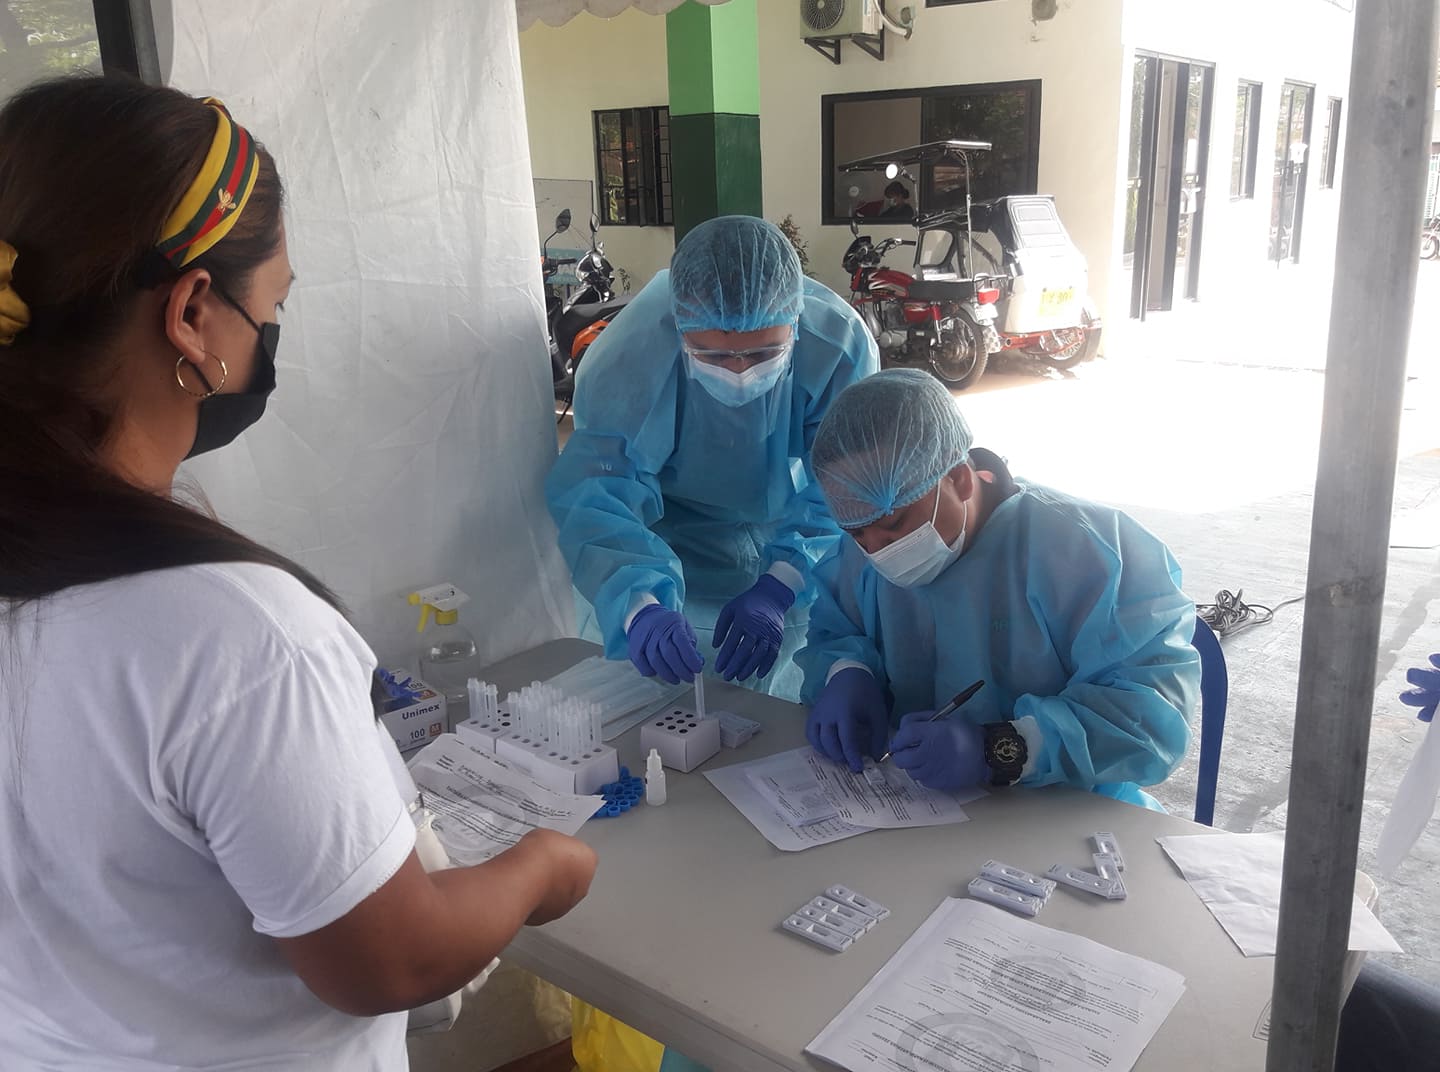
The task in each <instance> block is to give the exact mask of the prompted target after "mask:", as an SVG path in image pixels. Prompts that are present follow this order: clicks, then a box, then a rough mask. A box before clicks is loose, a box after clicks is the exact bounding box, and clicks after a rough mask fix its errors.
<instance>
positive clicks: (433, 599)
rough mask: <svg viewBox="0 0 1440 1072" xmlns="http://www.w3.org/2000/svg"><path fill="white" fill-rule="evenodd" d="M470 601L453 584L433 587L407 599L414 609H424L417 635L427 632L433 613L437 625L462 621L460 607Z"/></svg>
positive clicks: (415, 593)
mask: <svg viewBox="0 0 1440 1072" xmlns="http://www.w3.org/2000/svg"><path fill="white" fill-rule="evenodd" d="M469 600H470V597H469V596H467V595H466V594H465V593H464V592H462V591H460V590H459V589H458V588H456V587H455V586H454V585H453V584H437V585H432V586H431V587H429V588H422V589H420V591H418V592H411V593H410V594H409V596H407V597H406V601H407V602H408V603H409V604H410V605H411V606H412V607H421V608H423V609H422V610H421V611H420V626H419V628H417V629H416V630H415V631H416V632H417V633H423V632H425V627H426V626H427V625H429V624H430V615H431V614H432V613H433V614H434V615H435V622H436V624H437V625H454V624H455V623H456V622H458V621H459V620H460V607H461V606H463V605H464V604H465V603H468V602H469Z"/></svg>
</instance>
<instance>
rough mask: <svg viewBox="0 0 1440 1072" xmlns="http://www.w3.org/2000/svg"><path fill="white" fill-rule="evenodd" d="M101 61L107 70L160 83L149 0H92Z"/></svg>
mask: <svg viewBox="0 0 1440 1072" xmlns="http://www.w3.org/2000/svg"><path fill="white" fill-rule="evenodd" d="M92 4H93V9H94V12H95V31H96V34H97V36H98V37H99V38H100V62H101V64H102V65H103V66H104V68H105V71H106V72H107V73H110V72H116V71H119V72H123V73H125V74H130V75H134V76H135V77H136V78H139V79H141V80H142V81H145V82H149V83H150V84H151V85H157V86H158V85H161V84H162V83H163V82H164V78H163V77H162V75H161V71H160V52H159V49H158V47H157V46H156V42H155V16H154V13H153V12H152V11H151V9H150V0H92Z"/></svg>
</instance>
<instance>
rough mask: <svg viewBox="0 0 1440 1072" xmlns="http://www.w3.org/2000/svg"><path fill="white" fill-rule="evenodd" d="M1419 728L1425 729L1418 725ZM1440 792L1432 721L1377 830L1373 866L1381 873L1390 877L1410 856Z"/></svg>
mask: <svg viewBox="0 0 1440 1072" xmlns="http://www.w3.org/2000/svg"><path fill="white" fill-rule="evenodd" d="M1421 725H1425V724H1424V723H1421ZM1437 790H1440V730H1437V729H1436V728H1435V723H1434V721H1432V722H1431V723H1430V724H1429V725H1428V726H1425V739H1424V740H1423V741H1421V742H1420V747H1419V748H1417V749H1416V750H1415V758H1414V759H1412V760H1411V761H1410V766H1409V767H1408V768H1407V769H1406V771H1405V777H1403V778H1401V779H1400V785H1399V787H1398V788H1397V789H1396V790H1395V799H1394V801H1392V802H1391V804H1390V814H1389V816H1387V817H1386V819H1385V825H1384V827H1383V828H1381V830H1380V842H1379V844H1377V845H1376V846H1375V865H1376V867H1378V868H1379V869H1380V873H1381V874H1382V875H1385V876H1387V877H1388V876H1390V875H1393V874H1394V873H1395V869H1396V868H1397V867H1399V866H1400V861H1402V860H1404V859H1405V857H1406V856H1408V855H1410V850H1411V849H1412V848H1414V847H1415V842H1416V841H1418V840H1419V839H1420V835H1421V834H1423V833H1424V832H1425V827H1426V826H1427V825H1428V824H1429V822H1430V816H1432V815H1434V814H1435V796H1436V792H1437Z"/></svg>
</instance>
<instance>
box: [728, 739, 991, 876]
mask: <svg viewBox="0 0 1440 1072" xmlns="http://www.w3.org/2000/svg"><path fill="white" fill-rule="evenodd" d="M705 777H706V778H708V779H710V783H711V784H712V785H714V786H715V788H716V789H718V790H720V792H721V793H723V794H724V795H725V798H726V799H727V800H729V801H730V803H731V804H733V805H735V807H736V808H737V809H739V811H740V813H741V814H742V815H744V816H745V818H747V819H749V820H750V822H751V823H753V824H754V826H755V828H756V829H757V830H759V831H760V833H762V834H764V835H765V839H766V840H767V841H769V842H770V844H772V845H774V846H775V847H776V848H777V849H782V850H784V851H785V852H795V851H798V850H800V849H808V848H811V847H812V846H814V845H824V844H826V843H827V842H831V841H839V840H840V839H842V838H847V837H854V836H855V835H856V834H863V833H864V832H865V831H866V830H871V829H874V828H876V827H890V828H898V827H907V826H937V825H939V824H942V823H963V822H965V821H967V820H968V819H969V816H968V815H966V814H965V811H964V809H963V808H961V806H960V805H961V803H962V802H963V801H964V800H973V799H975V798H976V797H981V796H984V795H985V793H984V791H983V790H976V791H974V792H973V793H970V794H967V795H964V796H961V795H958V794H954V793H937V792H935V791H934V790H930V789H925V788H923V787H922V786H919V785H916V784H915V783H914V782H913V781H911V780H910V777H909V775H907V774H905V773H904V772H903V771H900V770H898V769H897V770H893V771H887V775H886V778H885V779H884V780H883V781H880V782H879V783H878V784H877V785H871V784H870V783H869V782H867V781H866V780H865V778H864V777H863V776H860V775H852V774H851V773H850V771H849V769H848V768H844V767H841V766H838V765H837V764H834V763H831V762H830V761H828V760H826V759H824V758H823V757H821V756H818V755H816V754H815V751H814V750H813V749H812V748H810V747H809V746H808V745H806V746H804V747H802V748H795V749H791V750H790V751H788V752H777V753H776V754H775V755H773V756H766V757H765V758H764V759H757V760H752V761H750V762H748V763H736V764H734V765H733V766H730V767H721V768H720V769H719V770H712V771H706V772H705Z"/></svg>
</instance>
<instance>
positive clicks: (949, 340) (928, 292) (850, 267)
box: [840, 220, 1000, 388]
mask: <svg viewBox="0 0 1440 1072" xmlns="http://www.w3.org/2000/svg"><path fill="white" fill-rule="evenodd" d="M850 233H851V234H852V235H853V236H854V240H853V241H852V242H851V243H850V247H849V248H848V249H847V250H846V251H845V255H844V257H843V258H842V259H841V262H840V263H841V266H842V267H843V268H844V269H845V271H846V272H848V273H849V274H850V304H851V305H852V306H854V307H855V311H856V312H858V313H859V314H860V318H861V319H862V320H864V321H865V326H866V327H868V328H869V329H870V334H871V335H873V336H874V337H875V344H876V346H877V347H879V350H880V357H881V359H882V361H884V362H885V364H886V365H887V366H890V365H910V366H918V367H922V368H928V369H929V370H930V372H931V373H932V374H934V376H935V377H936V378H937V379H939V380H940V381H941V382H942V383H944V384H946V385H947V386H950V387H954V388H965V387H969V386H970V385H971V384H973V383H974V382H975V381H976V380H978V379H979V378H980V377H981V375H983V374H984V372H985V365H986V362H987V361H988V360H989V356H990V354H991V353H993V352H994V351H995V350H998V349H999V348H1000V342H999V335H998V333H997V332H996V329H995V319H996V310H995V302H996V301H997V300H998V299H999V297H1000V289H999V287H998V286H996V285H994V283H993V282H992V281H990V280H957V281H923V280H917V279H916V278H915V277H914V276H913V275H910V274H909V273H908V272H902V271H899V270H897V269H895V268H887V267H885V266H884V264H883V263H882V262H883V261H884V259H885V255H886V254H887V253H889V252H890V251H891V250H892V249H895V248H897V247H899V246H915V245H917V243H916V242H915V240H913V239H901V238H882V239H881V240H880V241H879V242H875V241H874V240H873V239H872V238H871V237H870V236H869V235H865V234H861V233H860V230H859V228H858V227H857V226H856V224H855V221H854V220H851V221H850Z"/></svg>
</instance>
